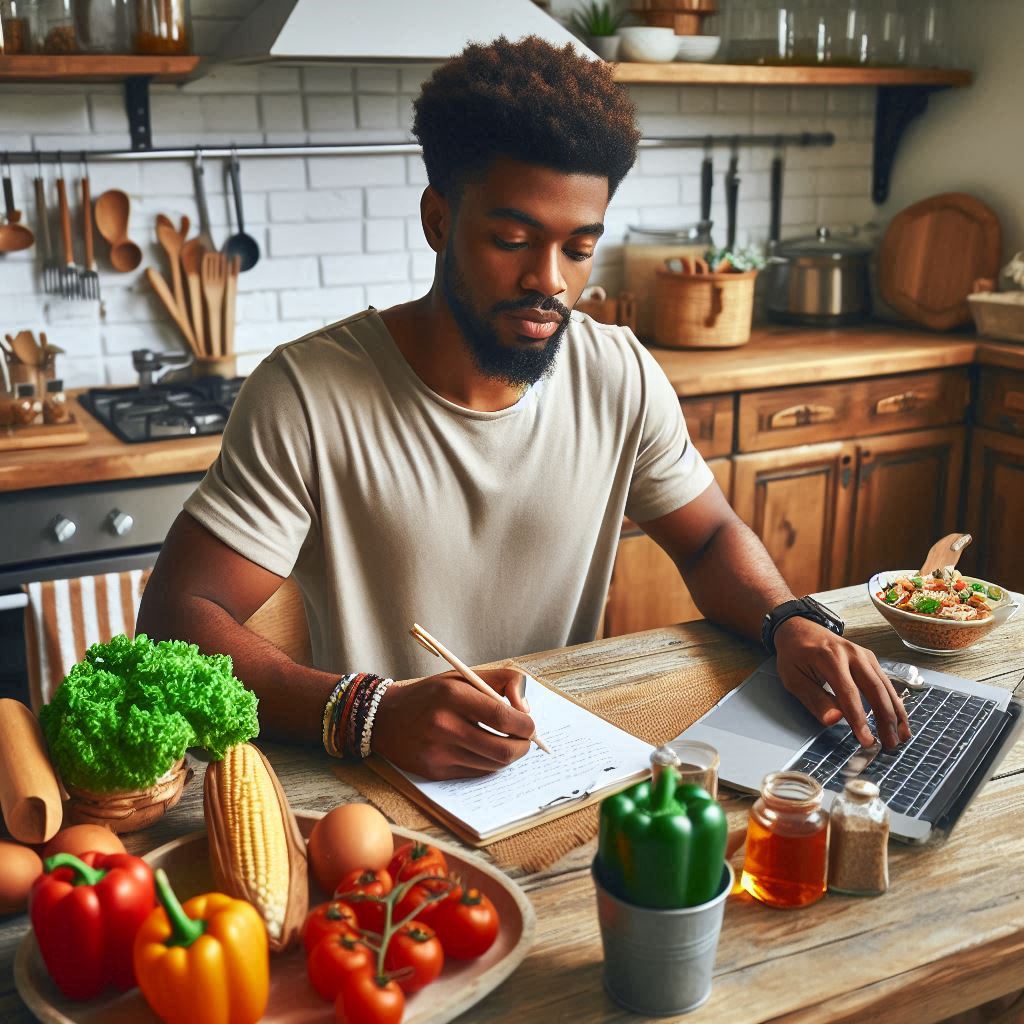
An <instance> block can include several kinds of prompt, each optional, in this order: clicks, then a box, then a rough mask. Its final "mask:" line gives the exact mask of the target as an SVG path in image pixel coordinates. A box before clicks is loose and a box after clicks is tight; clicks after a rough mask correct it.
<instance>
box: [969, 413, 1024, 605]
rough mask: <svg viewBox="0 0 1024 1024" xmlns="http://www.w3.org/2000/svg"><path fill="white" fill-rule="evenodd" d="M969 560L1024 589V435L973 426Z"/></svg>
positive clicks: (987, 575)
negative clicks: (1023, 535) (971, 537)
mask: <svg viewBox="0 0 1024 1024" xmlns="http://www.w3.org/2000/svg"><path fill="white" fill-rule="evenodd" d="M968 466H969V474H968V485H967V516H966V518H965V521H964V529H965V530H967V532H968V533H970V534H972V535H973V537H974V543H973V544H972V545H971V547H970V548H968V550H967V555H968V556H969V557H968V558H965V562H966V564H967V566H968V567H969V568H970V570H971V571H972V572H975V573H976V574H977V575H979V576H981V577H982V578H983V579H987V580H992V581H993V582H995V583H1001V584H1002V585H1003V586H1006V587H1011V588H1012V589H1014V590H1024V544H1022V543H1021V536H1020V534H1021V524H1022V522H1024V438H1020V437H1009V436H1006V435H1004V434H999V433H996V432H995V431H992V430H975V431H974V436H973V438H972V440H971V453H970V459H969V461H968Z"/></svg>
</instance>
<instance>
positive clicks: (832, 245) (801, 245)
mask: <svg viewBox="0 0 1024 1024" xmlns="http://www.w3.org/2000/svg"><path fill="white" fill-rule="evenodd" d="M776 252H777V254H778V255H779V256H789V257H800V256H813V257H814V258H816V259H834V260H842V259H847V258H849V257H853V258H858V257H863V256H867V255H868V254H869V253H870V252H871V247H870V246H869V245H865V244H864V243H863V242H858V241H857V240H856V239H854V238H849V237H846V238H843V237H836V236H835V235H833V234H832V231H831V229H829V228H827V227H825V226H824V225H823V226H822V227H819V228H818V230H817V232H816V233H815V234H814V235H812V236H810V237H809V238H793V239H790V240H789V241H786V242H782V243H780V245H779V247H778V249H777V250H776Z"/></svg>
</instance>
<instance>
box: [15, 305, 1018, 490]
mask: <svg viewBox="0 0 1024 1024" xmlns="http://www.w3.org/2000/svg"><path fill="white" fill-rule="evenodd" d="M651 352H652V354H653V355H654V357H655V359H657V360H658V362H659V363H660V364H661V366H662V368H663V369H664V370H665V372H666V374H667V375H668V378H669V380H670V381H671V382H672V385H673V386H674V387H675V389H676V393H677V394H678V395H679V396H680V397H681V398H693V397H697V396H700V395H714V394H722V393H723V392H730V391H749V390H756V389H759V388H774V387H785V386H791V385H795V384H816V383H821V382H823V381H833V380H849V379H855V378H858V377H880V376H885V375H888V374H894V373H912V372H914V371H921V370H934V369H941V368H943V367H951V366H967V365H970V364H972V363H974V362H980V363H983V364H985V365H989V366H999V367H1004V368H1007V369H1018V370H1024V345H1000V344H998V343H996V342H989V341H983V340H979V339H978V338H977V337H976V336H974V335H970V334H954V335H938V334H932V333H929V332H926V331H910V330H901V329H899V328H894V327H889V326H885V325H880V324H875V325H871V326H867V327H857V328H844V329H841V330H817V329H813V328H794V327H767V328H762V329H759V330H756V331H755V332H754V334H753V337H752V338H751V340H750V342H749V343H748V344H747V345H744V346H742V347H740V348H732V349H666V348H651ZM72 394H73V395H77V394H78V392H72ZM74 407H75V416H76V417H77V418H78V420H79V422H80V423H82V424H83V426H85V428H86V430H87V432H88V434H89V441H88V443H87V444H83V445H74V446H69V447H66V448H37V449H32V450H28V451H20V452H6V453H0V492H3V491H21V490H29V489H32V488H37V487H56V486H60V485H64V484H84V483H91V482H93V481H97V480H121V479H128V478H133V477H149V476H169V475H172V474H175V473H195V472H202V471H204V470H205V469H206V468H207V467H208V466H209V465H210V463H211V462H213V460H214V458H216V456H217V452H218V451H219V450H220V436H219V435H216V436H211V437H204V438H189V439H186V440H180V441H154V442H150V443H147V444H134V445H128V444H123V443H122V442H121V441H119V440H118V439H117V438H116V437H114V435H113V434H111V433H110V432H109V431H108V430H107V429H106V428H105V427H104V426H102V425H101V424H100V423H98V422H97V421H96V420H95V419H93V417H92V416H90V415H89V413H88V412H86V410H85V409H83V408H82V407H81V406H80V405H79V404H78V402H77V401H76V402H75V403H74Z"/></svg>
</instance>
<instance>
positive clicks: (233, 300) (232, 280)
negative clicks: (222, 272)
mask: <svg viewBox="0 0 1024 1024" xmlns="http://www.w3.org/2000/svg"><path fill="white" fill-rule="evenodd" d="M241 269H242V260H241V258H240V257H238V256H232V257H231V262H230V263H229V265H228V284H227V290H226V291H225V293H224V355H226V356H233V355H234V354H235V306H236V305H237V303H238V274H239V271H240V270H241Z"/></svg>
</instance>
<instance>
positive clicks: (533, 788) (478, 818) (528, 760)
mask: <svg viewBox="0 0 1024 1024" xmlns="http://www.w3.org/2000/svg"><path fill="white" fill-rule="evenodd" d="M467 685H468V684H467ZM526 699H527V700H528V701H529V702H530V713H531V716H532V718H533V720H534V722H535V723H536V725H537V733H538V735H539V736H540V737H541V738H542V739H543V740H544V742H545V743H546V744H547V745H548V747H549V748H550V749H551V753H550V754H545V753H544V751H542V750H540V749H538V748H537V747H535V746H531V748H530V752H529V753H528V754H526V755H524V756H523V757H521V758H520V759H519V760H518V761H515V762H513V763H512V764H510V765H509V766H508V767H506V768H503V769H501V770H500V771H497V772H495V773H494V774H493V775H486V776H483V777H482V778H477V779H451V780H446V781H443V782H432V781H430V780H429V779H425V778H422V777H421V776H418V775H414V774H412V773H411V772H405V771H402V770H401V769H398V768H395V767H394V766H393V765H391V764H388V763H387V762H383V761H380V760H378V759H373V760H374V761H375V762H376V763H375V764H374V765H373V767H374V769H375V770H376V771H377V772H379V773H380V774H381V775H383V776H384V778H386V779H387V780H388V781H389V782H391V783H392V785H394V786H395V788H396V789H398V790H399V791H400V792H401V793H403V794H404V795H405V796H407V797H409V799H411V800H413V801H414V802H415V803H417V804H418V805H420V806H421V807H422V808H424V809H425V810H426V811H427V812H428V813H429V814H432V815H433V816H434V817H436V818H438V819H439V820H440V821H441V822H442V823H443V824H444V825H445V826H447V827H448V828H450V829H451V830H452V831H453V832H454V833H455V834H456V835H457V836H459V837H460V838H461V839H464V840H465V841H466V842H468V843H470V844H472V845H474V846H486V845H488V844H489V843H493V842H495V841H497V840H498V839H504V838H506V837H507V836H510V835H514V834H515V833H517V832H523V831H525V830H526V829H528V828H532V827H533V826H535V825H540V824H542V823H544V822H546V821H551V820H553V819H554V818H558V817H561V816H562V815H563V814H568V813H569V812H570V811H575V810H578V809H579V808H580V807H585V806H587V805H588V804H592V803H595V802H596V801H598V800H601V799H603V798H604V797H606V796H609V795H611V794H612V793H616V792H618V791H619V790H621V789H624V788H625V787H626V786H628V785H630V784H631V783H633V782H636V781H638V780H640V779H642V778H643V777H644V776H645V775H646V774H647V773H648V772H649V771H650V757H651V751H652V750H653V749H654V748H653V747H652V746H651V745H650V744H649V743H644V742H643V741H642V740H638V739H637V738H636V737H635V736H631V735H630V734H629V733H628V732H624V731H623V730H622V729H619V728H618V727H617V726H614V725H612V724H611V723H610V722H607V721H605V719H603V718H601V717H600V716H599V715H595V714H594V713H593V712H592V711H589V710H588V709H587V708H585V707H583V705H581V704H578V703H577V702H576V701H574V700H573V699H572V698H571V697H568V696H566V695H565V694H563V693H559V692H558V691H556V690H553V689H551V688H550V687H547V686H544V685H543V684H542V683H540V682H538V681H537V680H536V679H534V678H533V677H532V676H529V675H528V676H527V677H526Z"/></svg>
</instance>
